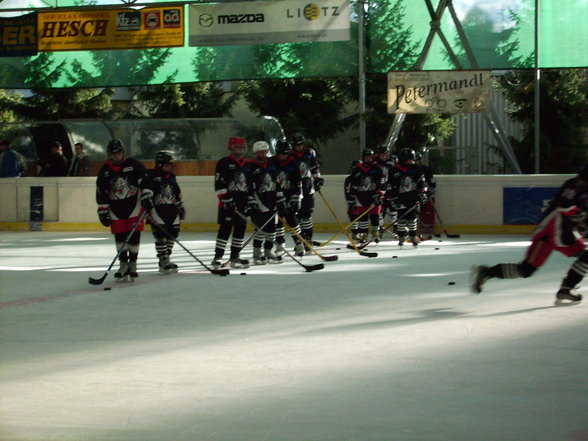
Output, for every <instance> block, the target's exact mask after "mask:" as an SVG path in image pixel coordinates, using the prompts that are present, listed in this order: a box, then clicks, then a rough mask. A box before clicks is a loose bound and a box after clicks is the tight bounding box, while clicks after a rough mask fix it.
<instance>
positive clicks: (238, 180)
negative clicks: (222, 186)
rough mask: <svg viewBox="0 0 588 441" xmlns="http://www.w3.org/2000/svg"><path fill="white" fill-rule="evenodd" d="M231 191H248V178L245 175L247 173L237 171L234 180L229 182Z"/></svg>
mask: <svg viewBox="0 0 588 441" xmlns="http://www.w3.org/2000/svg"><path fill="white" fill-rule="evenodd" d="M229 191H245V192H246V191H247V178H246V177H245V173H243V172H238V173H235V176H234V178H233V182H231V183H230V184H229Z"/></svg>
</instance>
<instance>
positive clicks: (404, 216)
mask: <svg viewBox="0 0 588 441" xmlns="http://www.w3.org/2000/svg"><path fill="white" fill-rule="evenodd" d="M415 156H416V153H415V151H414V150H412V149H409V148H403V149H401V150H400V152H398V163H397V164H396V166H395V167H394V169H393V171H392V176H391V188H390V206H391V207H392V209H393V210H397V211H398V245H400V246H403V245H404V241H405V239H406V236H407V234H408V238H409V240H410V242H411V243H412V245H413V246H414V247H416V246H418V240H417V237H416V234H417V227H418V216H419V206H420V204H424V203H425V202H426V200H427V196H426V194H425V177H424V175H423V172H422V170H421V169H420V167H419V166H417V165H416V164H415Z"/></svg>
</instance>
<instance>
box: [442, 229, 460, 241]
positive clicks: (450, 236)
mask: <svg viewBox="0 0 588 441" xmlns="http://www.w3.org/2000/svg"><path fill="white" fill-rule="evenodd" d="M445 235H446V236H447V237H449V238H451V239H457V238H459V237H461V234H456V233H448V232H447V231H446V232H445Z"/></svg>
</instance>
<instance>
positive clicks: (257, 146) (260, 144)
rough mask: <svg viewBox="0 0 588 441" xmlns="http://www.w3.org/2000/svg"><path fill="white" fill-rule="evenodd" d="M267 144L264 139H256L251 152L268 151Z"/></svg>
mask: <svg viewBox="0 0 588 441" xmlns="http://www.w3.org/2000/svg"><path fill="white" fill-rule="evenodd" d="M269 149H270V148H269V144H268V143H267V142H265V141H257V142H256V143H254V144H253V153H257V152H267V151H269Z"/></svg>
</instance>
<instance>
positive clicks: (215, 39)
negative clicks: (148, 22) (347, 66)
mask: <svg viewBox="0 0 588 441" xmlns="http://www.w3.org/2000/svg"><path fill="white" fill-rule="evenodd" d="M188 22H189V44H190V46H233V45H244V44H245V45H250V44H268V43H300V42H321V41H343V40H349V38H350V33H349V0H325V1H317V2H315V3H308V2H307V1H302V2H301V1H296V0H281V1H273V2H235V3H224V4H222V3H216V4H205V5H197V4H193V5H190V9H189V19H188Z"/></svg>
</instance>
